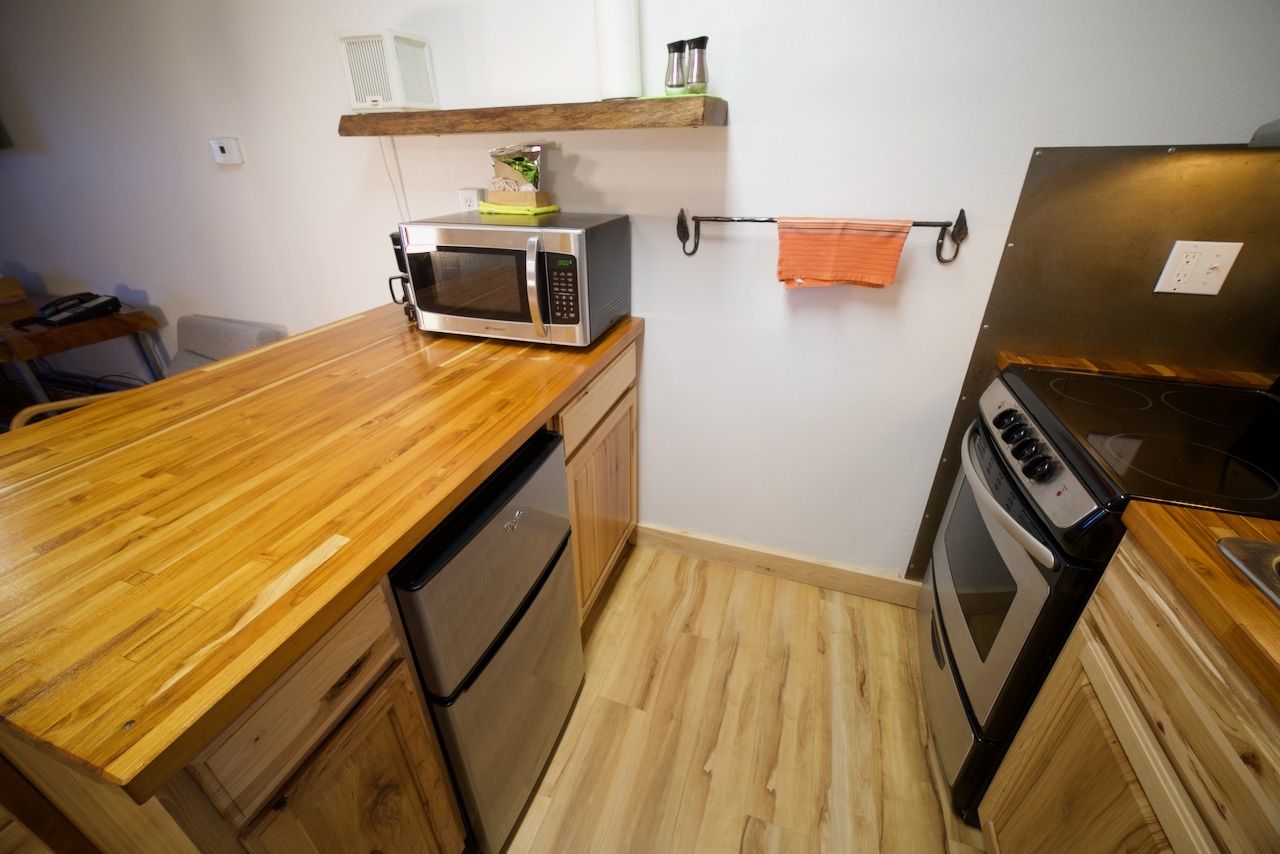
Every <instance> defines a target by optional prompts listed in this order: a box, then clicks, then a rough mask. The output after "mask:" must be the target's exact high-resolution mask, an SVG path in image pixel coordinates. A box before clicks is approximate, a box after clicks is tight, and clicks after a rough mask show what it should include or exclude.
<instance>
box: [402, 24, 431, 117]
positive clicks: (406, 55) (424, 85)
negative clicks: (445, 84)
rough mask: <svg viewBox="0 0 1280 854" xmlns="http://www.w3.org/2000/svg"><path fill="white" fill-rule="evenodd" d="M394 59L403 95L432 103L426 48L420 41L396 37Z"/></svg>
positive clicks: (407, 98)
mask: <svg viewBox="0 0 1280 854" xmlns="http://www.w3.org/2000/svg"><path fill="white" fill-rule="evenodd" d="M395 42H396V61H397V62H398V63H399V64H400V77H401V79H402V81H403V82H404V97H405V100H407V101H410V102H417V103H420V104H433V103H435V98H433V97H432V95H431V78H430V77H429V76H428V75H427V56H426V49H425V47H424V46H423V45H422V43H421V42H411V41H408V40H406V39H399V38H398V39H396V40H395Z"/></svg>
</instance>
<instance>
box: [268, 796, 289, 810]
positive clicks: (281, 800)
mask: <svg viewBox="0 0 1280 854" xmlns="http://www.w3.org/2000/svg"><path fill="white" fill-rule="evenodd" d="M287 806H289V796H288V795H281V796H280V797H278V798H276V802H275V803H274V804H272V805H271V809H273V810H275V811H276V812H281V811H282V810H284V809H285V808H286V807H287Z"/></svg>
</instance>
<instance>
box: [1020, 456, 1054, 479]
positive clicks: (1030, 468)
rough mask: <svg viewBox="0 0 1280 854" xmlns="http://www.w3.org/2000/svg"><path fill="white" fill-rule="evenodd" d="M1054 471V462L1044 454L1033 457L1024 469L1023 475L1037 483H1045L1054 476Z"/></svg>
mask: <svg viewBox="0 0 1280 854" xmlns="http://www.w3.org/2000/svg"><path fill="white" fill-rule="evenodd" d="M1053 471H1054V465H1053V460H1051V459H1050V458H1049V457H1046V456H1044V455H1043V454H1041V455H1040V456H1038V457H1032V458H1031V461H1030V462H1029V463H1027V464H1026V465H1025V466H1023V467H1022V473H1023V474H1025V475H1026V476H1027V477H1029V478H1031V479H1032V480H1034V481H1035V482H1036V483H1043V482H1044V481H1046V480H1048V479H1049V478H1050V477H1051V476H1052V475H1053Z"/></svg>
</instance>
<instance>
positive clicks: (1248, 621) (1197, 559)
mask: <svg viewBox="0 0 1280 854" xmlns="http://www.w3.org/2000/svg"><path fill="white" fill-rule="evenodd" d="M1124 524H1125V527H1126V528H1128V529H1129V533H1130V535H1132V536H1133V537H1134V538H1135V539H1136V540H1137V541H1138V542H1139V544H1141V545H1142V547H1143V548H1145V549H1146V550H1147V553H1148V554H1150V555H1151V556H1152V557H1153V558H1155V562H1156V564H1157V565H1158V566H1159V567H1160V569H1161V571H1163V572H1164V574H1165V575H1166V576H1167V577H1168V578H1169V581H1170V582H1171V583H1172V584H1173V586H1174V587H1175V588H1177V590H1178V592H1179V593H1180V594H1182V597H1183V598H1184V599H1185V600H1186V601H1187V604H1188V605H1190V606H1191V609H1192V610H1193V611H1195V612H1196V614H1197V616H1199V617H1200V619H1201V620H1203V621H1204V623H1205V625H1206V626H1207V627H1208V628H1209V631H1210V632H1212V634H1213V636H1214V637H1215V638H1217V640H1218V642H1219V643H1221V644H1222V646H1223V648H1225V649H1226V650H1227V652H1228V653H1229V654H1230V655H1231V657H1232V658H1233V659H1234V660H1235V661H1236V663H1237V664H1239V665H1240V668H1241V669H1242V670H1244V671H1245V673H1247V674H1248V675H1249V678H1250V680H1251V681H1252V682H1253V683H1254V684H1255V685H1256V686H1257V688H1258V690H1259V692H1260V693H1262V695H1263V696H1265V697H1266V698H1267V699H1268V700H1269V701H1270V702H1271V705H1272V706H1273V707H1275V708H1276V709H1277V710H1280V608H1276V607H1275V606H1274V605H1272V604H1271V602H1270V601H1269V600H1268V599H1267V597H1266V596H1264V595H1263V594H1262V592H1261V591H1259V590H1258V589H1257V588H1256V587H1254V586H1253V584H1252V583H1251V582H1250V581H1249V579H1247V578H1246V577H1245V576H1244V573H1242V572H1240V570H1238V569H1236V567H1235V565H1234V564H1232V563H1231V562H1230V561H1228V560H1227V559H1226V558H1225V557H1223V555H1222V553H1221V552H1219V551H1218V540H1220V539H1221V538H1223V537H1245V538H1247V539H1250V540H1264V541H1271V542H1280V522H1275V521H1271V520H1268V519H1254V518H1251V517H1247V516H1233V515H1230V514H1226V513H1214V512H1210V511H1208V510H1193V509H1191V508H1187V507H1171V506H1169V505H1165V504H1155V503H1152V502H1147V501H1133V502H1130V504H1129V506H1128V507H1126V508H1125V511H1124Z"/></svg>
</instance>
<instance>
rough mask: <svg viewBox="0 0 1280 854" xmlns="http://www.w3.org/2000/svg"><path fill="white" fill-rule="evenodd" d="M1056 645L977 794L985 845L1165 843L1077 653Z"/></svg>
mask: <svg viewBox="0 0 1280 854" xmlns="http://www.w3.org/2000/svg"><path fill="white" fill-rule="evenodd" d="M1084 645H1085V639H1084V638H1083V637H1082V636H1076V637H1073V638H1072V642H1071V643H1070V644H1068V646H1067V648H1066V649H1064V650H1063V654H1062V656H1061V657H1060V658H1059V659H1058V662H1057V664H1056V665H1055V666H1054V668H1053V671H1052V673H1050V675H1049V678H1048V679H1047V680H1046V681H1045V684H1044V687H1043V688H1042V689H1041V690H1040V695H1039V697H1038V698H1037V700H1036V704H1035V707H1034V708H1033V709H1032V710H1031V713H1030V714H1029V715H1028V716H1027V719H1026V720H1025V721H1024V722H1023V725H1022V728H1021V730H1020V731H1019V733H1018V736H1017V738H1016V739H1015V740H1014V744H1013V747H1012V748H1011V749H1010V751H1009V754H1008V755H1007V756H1006V757H1005V760H1004V762H1003V763H1002V764H1001V766H1000V771H999V773H998V774H997V775H996V779H995V780H994V781H993V782H992V784H991V788H990V789H988V790H987V795H986V797H985V798H984V800H983V802H982V808H981V810H980V815H981V817H982V830H983V835H984V836H985V838H986V841H987V850H988V851H990V852H993V854H994V852H1004V854H1018V852H1046V854H1047V853H1048V852H1059V851H1064V850H1072V851H1132V852H1154V851H1165V850H1167V849H1168V843H1167V841H1166V839H1165V837H1164V833H1163V832H1162V831H1161V829H1160V826H1159V823H1158V822H1157V821H1156V819H1155V816H1154V815H1153V813H1152V810H1151V804H1150V802H1149V801H1148V800H1147V797H1146V795H1145V794H1144V792H1143V790H1142V787H1141V786H1140V785H1139V784H1138V781H1137V777H1136V775H1135V774H1134V771H1133V766H1132V765H1131V764H1130V763H1129V761H1128V759H1127V758H1126V756H1125V754H1124V751H1123V750H1122V749H1121V747H1120V743H1119V740H1118V739H1117V736H1116V733H1115V730H1114V729H1113V727H1112V726H1111V723H1110V721H1109V720H1108V718H1107V715H1106V712H1105V711H1104V710H1103V708H1102V705H1101V703H1100V702H1099V700H1098V695H1097V691H1096V689H1095V688H1094V685H1093V684H1092V683H1091V681H1090V679H1089V676H1088V675H1087V674H1086V673H1085V669H1084V666H1083V664H1082V661H1081V653H1082V651H1083V649H1084Z"/></svg>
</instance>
